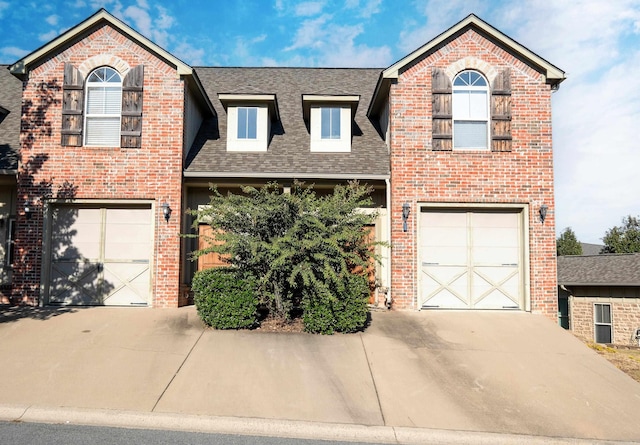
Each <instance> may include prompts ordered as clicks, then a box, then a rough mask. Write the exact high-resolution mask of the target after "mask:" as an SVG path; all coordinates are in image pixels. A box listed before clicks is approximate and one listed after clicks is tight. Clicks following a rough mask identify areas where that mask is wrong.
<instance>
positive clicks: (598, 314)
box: [593, 303, 612, 343]
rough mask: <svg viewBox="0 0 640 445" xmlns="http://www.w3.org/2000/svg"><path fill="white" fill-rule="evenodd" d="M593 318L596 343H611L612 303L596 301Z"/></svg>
mask: <svg viewBox="0 0 640 445" xmlns="http://www.w3.org/2000/svg"><path fill="white" fill-rule="evenodd" d="M593 319H594V332H595V340H596V343H611V341H612V335H611V327H612V323H611V305H610V304H608V303H595V304H594V305H593Z"/></svg>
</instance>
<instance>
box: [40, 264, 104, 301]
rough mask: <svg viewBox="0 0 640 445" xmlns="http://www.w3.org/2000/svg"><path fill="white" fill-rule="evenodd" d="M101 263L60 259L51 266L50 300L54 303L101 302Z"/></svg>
mask: <svg viewBox="0 0 640 445" xmlns="http://www.w3.org/2000/svg"><path fill="white" fill-rule="evenodd" d="M99 276H100V265H99V264H97V263H90V262H76V261H60V262H57V263H56V264H55V266H54V267H52V268H51V279H50V284H49V295H50V297H49V302H50V303H53V304H100V303H101V300H100V297H99V295H98V292H97V290H98V288H99V284H100V282H99Z"/></svg>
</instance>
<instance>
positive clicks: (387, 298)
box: [384, 178, 393, 309]
mask: <svg viewBox="0 0 640 445" xmlns="http://www.w3.org/2000/svg"><path fill="white" fill-rule="evenodd" d="M384 182H385V183H386V186H387V187H386V188H387V240H388V243H389V247H387V254H388V255H387V273H386V275H387V293H386V294H385V296H384V304H385V306H386V307H387V309H391V301H392V299H391V249H392V248H393V246H391V178H386V179H385V180H384Z"/></svg>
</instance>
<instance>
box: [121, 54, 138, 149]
mask: <svg viewBox="0 0 640 445" xmlns="http://www.w3.org/2000/svg"><path fill="white" fill-rule="evenodd" d="M143 84H144V65H138V66H136V67H135V68H133V69H131V70H130V71H129V72H128V73H127V75H126V76H125V77H124V81H123V82H122V128H121V132H120V139H121V141H120V146H121V147H123V148H140V147H141V146H142V85H143Z"/></svg>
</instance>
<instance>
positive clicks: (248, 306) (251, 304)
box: [191, 268, 258, 329]
mask: <svg viewBox="0 0 640 445" xmlns="http://www.w3.org/2000/svg"><path fill="white" fill-rule="evenodd" d="M255 287H256V286H255V281H254V280H253V279H252V278H251V277H247V276H241V275H240V274H239V273H238V272H237V270H235V269H232V268H214V269H206V270H201V271H199V272H196V274H195V275H194V277H193V282H192V285H191V288H192V290H193V293H194V303H195V305H196V309H197V310H198V315H199V316H200V318H201V319H202V321H204V322H205V323H206V324H207V325H209V326H211V327H214V328H216V329H242V328H250V327H252V326H255V325H256V324H257V314H258V313H257V307H258V298H257V297H256V291H255Z"/></svg>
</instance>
